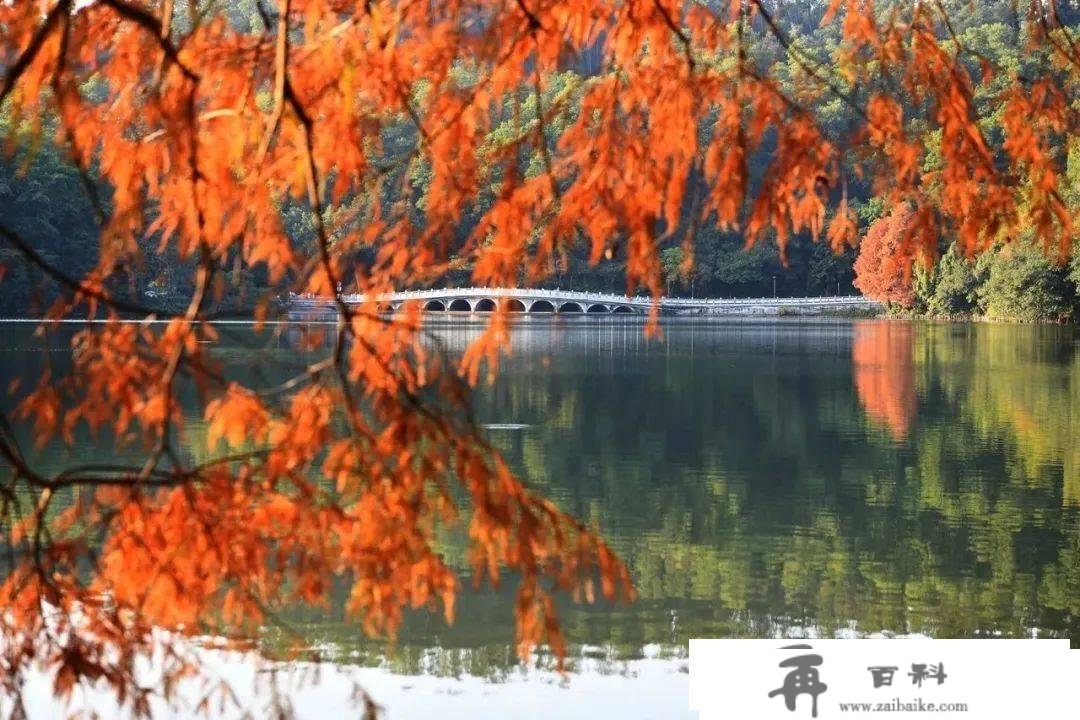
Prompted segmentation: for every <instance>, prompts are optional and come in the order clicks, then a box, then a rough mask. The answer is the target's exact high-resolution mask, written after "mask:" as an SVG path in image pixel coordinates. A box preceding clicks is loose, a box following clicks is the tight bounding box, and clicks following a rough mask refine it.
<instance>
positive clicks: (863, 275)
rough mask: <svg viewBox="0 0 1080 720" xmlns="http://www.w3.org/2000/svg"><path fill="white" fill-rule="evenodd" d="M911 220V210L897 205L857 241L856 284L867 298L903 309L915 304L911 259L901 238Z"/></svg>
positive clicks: (872, 224)
mask: <svg viewBox="0 0 1080 720" xmlns="http://www.w3.org/2000/svg"><path fill="white" fill-rule="evenodd" d="M912 219H913V213H912V212H911V209H910V208H909V207H907V205H900V206H898V207H897V208H896V209H894V210H893V211H892V212H891V213H889V214H888V215H886V216H885V217H883V218H879V219H877V220H875V221H874V222H873V223H871V225H870V228H869V229H868V230H867V231H866V235H865V236H864V237H863V239H862V240H861V241H860V242H859V254H858V256H857V257H856V258H855V287H857V288H858V289H859V290H860V291H861V292H862V294H863V295H865V296H866V297H868V298H871V299H873V300H878V301H880V302H883V303H886V304H888V305H896V306H899V307H903V308H909V307H911V306H912V305H913V304H915V291H914V289H913V285H912V276H913V268H912V264H913V259H912V257H911V255H910V254H909V253H908V252H906V247H905V241H904V238H905V237H906V235H905V234H906V233H907V231H908V228H909V227H910V224H911V222H912Z"/></svg>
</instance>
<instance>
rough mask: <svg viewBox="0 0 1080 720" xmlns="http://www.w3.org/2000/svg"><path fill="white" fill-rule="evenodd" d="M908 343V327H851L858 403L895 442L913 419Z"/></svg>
mask: <svg viewBox="0 0 1080 720" xmlns="http://www.w3.org/2000/svg"><path fill="white" fill-rule="evenodd" d="M912 340H913V334H912V328H911V325H910V324H908V323H902V322H890V321H888V320H873V321H867V322H859V323H856V324H855V342H854V344H853V345H852V347H851V358H852V362H853V363H854V365H855V387H856V389H857V390H858V393H859V402H861V403H862V405H863V407H864V408H865V409H866V414H867V415H868V416H870V417H871V418H872V419H873V420H875V421H877V422H879V423H882V424H883V425H884V426H885V427H887V428H888V429H889V431H890V432H891V433H892V435H893V437H894V438H896V439H897V440H902V439H903V438H905V437H907V434H908V428H909V426H910V425H911V422H912V420H914V419H915V365H914V361H913V356H914V346H913V343H912Z"/></svg>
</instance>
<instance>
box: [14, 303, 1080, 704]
mask: <svg viewBox="0 0 1080 720" xmlns="http://www.w3.org/2000/svg"><path fill="white" fill-rule="evenodd" d="M433 328H434V332H435V333H436V334H437V335H438V336H439V338H440V340H441V341H442V343H443V344H444V345H445V346H446V347H447V348H449V351H450V352H457V351H460V350H461V349H463V348H464V347H465V346H466V345H467V343H468V342H469V341H470V340H471V339H473V338H475V337H476V336H477V335H478V334H479V332H480V331H481V325H480V321H479V320H468V319H453V320H450V319H440V320H438V321H436V322H434V323H433ZM30 330H31V327H30V326H27V325H10V324H5V325H4V334H3V338H4V340H3V341H0V342H2V344H3V350H2V354H0V357H2V358H3V359H2V361H0V363H2V364H0V368H2V372H3V376H4V377H3V381H4V384H5V385H6V384H7V382H8V381H9V380H10V379H11V378H12V377H14V376H18V375H25V374H27V373H28V372H31V371H32V370H33V369H34V368H36V367H38V366H39V364H40V362H41V360H40V358H41V351H40V349H39V348H38V347H37V346H38V345H39V344H40V341H39V340H34V339H32V338H31V337H30ZM642 330H643V325H642V323H641V321H640V320H636V319H634V318H627V319H623V320H620V319H615V318H593V317H570V318H552V317H543V318H521V319H520V320H519V321H518V322H517V323H516V325H515V329H514V331H513V334H512V343H513V353H512V355H511V356H510V357H509V358H508V359H506V360H505V361H504V363H503V365H502V367H501V372H500V374H499V376H498V378H497V380H496V382H495V384H494V385H492V386H482V387H480V388H479V389H478V390H477V393H476V398H475V410H476V417H477V419H478V421H479V422H480V423H482V424H483V425H485V426H486V430H485V432H487V433H488V435H489V437H490V438H491V439H492V440H493V442H494V443H495V444H496V445H497V446H498V447H499V448H500V449H501V450H502V451H503V452H504V453H505V455H506V456H507V458H509V460H510V461H511V463H512V465H513V466H514V467H515V468H516V469H517V471H518V472H519V473H520V474H521V475H522V476H523V477H524V478H525V479H526V480H527V482H528V484H529V485H530V486H531V487H533V488H537V489H539V490H541V491H542V492H543V493H545V494H546V495H548V496H549V497H552V498H554V499H555V500H556V501H557V502H558V503H559V504H560V505H561V506H562V507H563V508H565V509H567V510H569V511H571V512H572V513H574V514H575V515H577V516H578V517H580V518H583V519H585V520H587V521H589V522H592V523H595V524H596V525H597V526H598V527H599V528H600V529H601V531H602V533H603V534H604V536H605V537H606V538H607V539H608V540H609V541H610V542H611V544H612V545H613V547H614V548H615V549H616V550H617V551H618V552H619V553H620V554H621V556H622V557H623V558H624V560H625V561H626V562H627V564H628V565H629V567H630V569H631V571H632V573H633V577H634V581H635V583H636V586H637V589H638V593H639V599H638V600H637V601H636V602H635V603H633V604H632V605H621V606H607V605H598V606H575V605H573V604H571V603H565V604H563V605H562V606H561V613H562V622H563V626H564V629H565V631H566V633H567V636H568V639H569V640H570V641H571V643H572V662H571V673H570V675H569V677H568V678H561V677H559V676H558V675H557V674H555V673H552V672H551V671H550V669H549V667H550V658H548V657H546V656H544V655H543V654H541V655H539V656H538V657H537V662H538V663H539V665H540V668H539V669H533V670H527V669H525V668H523V667H522V666H521V665H519V663H518V662H517V661H516V659H515V657H514V651H513V617H512V587H508V588H505V589H503V590H500V591H496V592H491V591H485V592H480V593H472V592H467V593H466V594H465V596H464V597H463V598H461V600H460V602H459V609H458V618H457V621H456V623H455V624H454V626H452V627H447V626H446V625H445V623H444V622H443V621H442V619H441V617H437V616H432V615H427V614H413V615H410V616H409V617H408V619H407V621H406V623H405V626H404V627H403V628H402V632H401V635H400V638H399V640H398V643H397V645H396V646H395V647H394V648H393V649H392V651H390V650H388V648H387V647H386V645H385V644H383V643H381V642H376V641H371V640H367V639H364V638H363V637H361V636H360V635H359V633H358V631H357V630H356V628H355V626H354V625H350V624H347V623H345V622H343V621H342V620H341V618H340V617H337V616H335V615H334V614H333V613H331V614H330V615H329V616H328V615H327V614H325V613H316V612H313V611H310V610H296V611H295V612H292V613H290V614H289V621H290V622H291V623H293V624H294V625H295V627H297V628H299V629H301V630H302V631H303V633H304V634H305V636H306V637H309V638H310V642H311V644H312V645H313V646H317V647H319V648H321V649H323V650H324V652H325V653H326V654H327V655H328V656H330V657H332V658H333V659H335V660H336V661H338V662H340V663H344V664H354V665H356V666H361V667H363V668H366V669H365V670H363V671H361V673H362V674H361V677H362V678H366V680H368V681H369V685H370V686H371V689H372V691H373V692H374V693H375V694H376V699H379V692H380V690H381V691H382V692H383V693H384V697H386V698H389V699H388V700H387V704H388V706H389V708H390V710H391V715H390V717H396V716H400V717H410V716H412V715H413V714H415V713H419V712H426V710H425V708H427V709H430V708H432V707H434V708H437V709H438V711H439V712H440V713H441V714H443V715H444V716H446V717H454V716H457V713H459V711H460V713H459V714H460V716H462V717H480V718H484V717H503V716H505V713H506V712H507V708H510V711H511V712H513V713H514V714H515V715H517V714H520V715H521V716H533V715H530V713H532V712H533V711H532V709H531V708H534V707H535V716H536V717H550V716H552V713H553V712H554V711H555V710H557V712H554V715H555V716H559V717H570V716H574V717H577V716H579V715H580V716H581V717H585V716H587V715H590V714H591V715H595V714H597V713H598V712H600V710H601V709H603V711H604V714H607V711H608V710H609V709H611V708H613V707H618V704H619V703H627V702H630V701H631V700H632V702H631V704H630V705H628V706H627V708H625V709H624V710H623V711H621V712H622V714H621V716H622V717H642V718H655V717H686V716H687V715H688V712H687V710H686V696H685V688H686V675H685V670H686V659H685V658H686V652H687V642H688V640H689V639H690V638H692V637H857V636H865V635H875V636H878V635H882V634H884V635H886V636H888V635H912V634H919V635H927V636H932V637H1033V636H1038V637H1069V638H1071V639H1072V646H1073V647H1074V648H1075V647H1080V332H1078V331H1077V329H1076V328H1072V327H1059V326H1019V325H991V324H928V323H907V322H901V321H887V320H854V321H852V320H826V319H786V318H772V319H756V320H755V319H738V320H728V319H723V318H711V319H707V318H703V319H679V318H672V319H669V320H666V321H665V322H664V323H663V325H662V335H661V337H659V338H657V339H653V340H648V339H646V338H645V337H644V335H643V332H642ZM57 334H58V335H59V336H62V335H63V332H62V331H60V332H58V333H57ZM222 335H223V340H222V348H221V349H220V351H219V355H220V356H221V357H222V359H223V360H224V361H225V362H226V364H228V365H232V366H235V367H238V368H244V370H243V371H244V372H248V373H252V377H254V376H255V374H258V373H260V372H262V369H263V368H264V367H269V366H271V365H280V364H294V365H296V366H299V365H300V364H301V362H302V358H298V357H295V356H296V351H295V350H294V349H293V348H292V346H291V344H290V342H289V340H288V337H287V336H284V337H281V338H278V339H277V340H269V339H267V337H266V335H267V333H264V334H263V335H261V336H258V340H257V341H256V336H255V335H254V334H253V333H252V331H251V329H250V328H249V327H248V326H246V325H230V326H226V327H223V328H222ZM51 342H52V345H53V347H54V350H53V351H52V352H51V354H52V355H53V356H54V358H55V357H58V358H60V359H61V361H62V358H63V355H64V350H63V342H62V337H58V338H55V339H54V340H53V341H51ZM111 450H112V449H111V444H110V443H107V442H105V443H104V446H103V441H102V440H100V439H98V440H94V439H92V438H89V437H86V436H79V437H78V438H77V443H76V445H75V446H74V447H73V448H72V449H70V450H68V451H66V453H68V454H67V455H65V453H62V452H57V451H56V450H55V449H51V450H49V451H48V452H47V453H42V454H41V455H40V456H39V458H38V460H39V462H40V463H41V464H44V465H46V466H48V465H49V464H56V465H59V464H61V463H63V462H70V461H72V460H73V459H84V460H85V459H86V458H88V457H95V456H98V457H100V456H102V455H106V456H107V455H110V454H111ZM447 554H448V556H449V557H451V558H453V557H455V556H458V557H460V556H461V553H460V552H458V549H456V548H455V547H454V546H453V542H452V541H450V540H448V546H447ZM462 568H463V572H464V562H463V561H462ZM467 584H468V583H466V585H467ZM265 641H266V643H267V644H268V645H270V646H272V645H274V643H275V642H276V638H275V636H274V635H273V634H270V633H268V636H267V638H266V639H265ZM363 673H366V674H363ZM567 683H568V684H569V685H570V688H571V689H572V690H567V689H566V688H565V687H564V686H565V685H566V684H567ZM523 687H525V688H530V689H529V690H527V691H523V690H522V688H523ZM510 689H513V692H509V690H510ZM530 693H531V694H530ZM500 698H503V700H500ZM500 702H502V704H501V705H500ZM613 703H614V704H613ZM500 708H501V709H500ZM395 711H397V712H399V713H400V714H399V715H395V714H394V713H395ZM639 711H640V712H639Z"/></svg>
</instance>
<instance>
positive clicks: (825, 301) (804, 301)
mask: <svg viewBox="0 0 1080 720" xmlns="http://www.w3.org/2000/svg"><path fill="white" fill-rule="evenodd" d="M505 297H513V298H526V299H530V300H538V299H553V300H558V301H562V302H575V301H581V302H588V303H594V304H599V303H603V304H614V305H633V306H638V307H641V306H649V305H651V304H652V302H653V299H652V297H650V296H647V295H636V296H628V295H616V294H614V293H588V292H580V291H575V290H559V289H556V290H551V289H540V288H537V289H531V288H480V287H468V288H441V289H435V290H405V291H402V292H397V293H392V294H388V295H386V294H384V295H377V296H375V297H373V298H368V297H367V296H365V295H359V294H352V295H344V296H343V299H344V300H345V301H346V302H350V303H360V302H370V301H375V302H404V301H407V300H454V299H476V300H479V299H483V298H505ZM294 298H295V299H297V300H300V301H304V300H311V301H320V300H322V298H318V297H314V296H294ZM660 304H661V305H667V306H673V307H679V306H681V307H709V306H740V305H852V304H859V305H872V304H875V303H874V301H872V300H869V299H867V298H865V297H862V296H858V295H848V296H836V295H833V296H825V297H784V298H781V297H763V298H680V297H661V298H660Z"/></svg>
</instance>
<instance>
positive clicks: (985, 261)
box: [976, 242, 1076, 322]
mask: <svg viewBox="0 0 1080 720" xmlns="http://www.w3.org/2000/svg"><path fill="white" fill-rule="evenodd" d="M976 268H977V269H978V274H979V275H981V276H982V277H984V278H985V279H984V280H983V281H982V283H981V284H980V285H979V287H978V289H977V290H976V296H977V298H978V304H979V308H980V310H981V311H982V312H983V314H985V315H986V316H987V317H989V318H992V319H994V320H1015V321H1019V322H1037V321H1040V320H1064V319H1067V318H1068V317H1069V316H1070V315H1071V314H1072V311H1073V305H1074V303H1075V300H1076V294H1075V286H1074V285H1073V284H1072V283H1071V282H1069V280H1068V278H1067V273H1066V270H1065V268H1064V267H1062V266H1059V265H1057V264H1055V263H1054V261H1053V260H1051V259H1050V258H1048V257H1047V256H1046V254H1045V253H1044V252H1043V251H1041V250H1040V249H1039V248H1036V247H1033V246H1032V245H1031V244H1030V243H1027V242H1017V243H1014V244H1011V245H1006V246H1005V247H1002V248H999V249H997V250H994V251H991V252H988V253H986V254H985V255H983V256H982V257H980V258H979V261H978V263H976Z"/></svg>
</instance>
